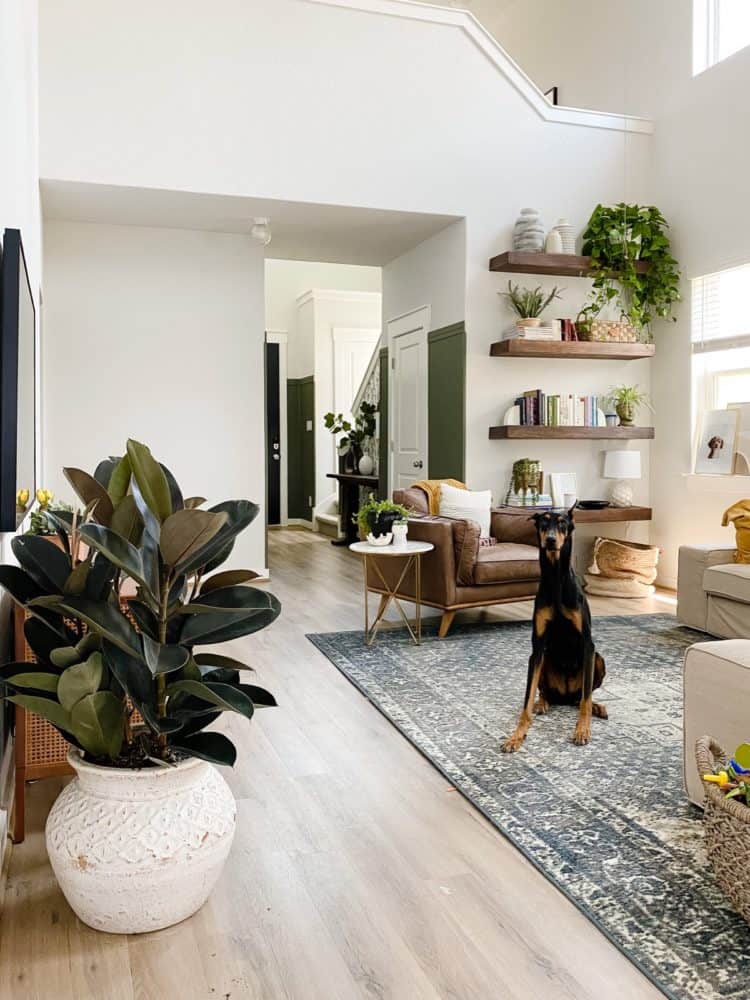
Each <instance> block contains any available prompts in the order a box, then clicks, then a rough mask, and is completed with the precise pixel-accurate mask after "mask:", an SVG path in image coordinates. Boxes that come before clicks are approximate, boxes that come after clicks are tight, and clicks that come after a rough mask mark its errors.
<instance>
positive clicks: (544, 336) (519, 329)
mask: <svg viewBox="0 0 750 1000" xmlns="http://www.w3.org/2000/svg"><path fill="white" fill-rule="evenodd" d="M503 340H562V332H561V325H560V320H559V319H553V320H551V321H550V322H549V323H543V324H542V325H541V326H519V325H516V326H512V327H511V328H510V329H509V330H506V331H505V332H504V333H503Z"/></svg>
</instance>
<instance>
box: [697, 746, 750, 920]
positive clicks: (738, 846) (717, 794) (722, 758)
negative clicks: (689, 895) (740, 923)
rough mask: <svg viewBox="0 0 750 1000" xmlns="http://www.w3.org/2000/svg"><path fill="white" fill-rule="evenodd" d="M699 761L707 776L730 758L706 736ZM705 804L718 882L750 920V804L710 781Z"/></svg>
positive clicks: (710, 856)
mask: <svg viewBox="0 0 750 1000" xmlns="http://www.w3.org/2000/svg"><path fill="white" fill-rule="evenodd" d="M695 760H696V763H697V765H698V773H699V774H700V775H701V776H703V775H704V774H711V773H712V772H713V770H714V768H715V767H716V765H717V764H722V765H725V764H726V763H727V762H728V760H729V758H728V756H727V754H726V753H725V752H724V750H723V749H722V748H721V747H720V746H719V744H718V743H716V742H715V740H713V739H712V738H711V737H710V736H702V737H701V738H700V739H699V740H697V741H696V744H695ZM704 807H705V811H704V814H703V820H704V825H705V829H706V851H707V853H708V860H709V861H710V862H711V867H712V868H713V870H714V875H715V876H716V881H717V882H718V883H719V888H720V889H721V891H722V892H723V893H724V895H725V896H726V897H727V899H728V900H729V902H730V903H731V904H732V907H733V909H735V910H736V911H737V913H739V915H740V916H741V917H744V919H745V920H747V922H748V923H750V806H746V805H745V803H744V802H738V801H737V800H736V799H728V798H727V797H726V796H725V795H724V793H723V792H721V791H720V790H719V789H718V788H717V786H716V785H714V784H709V783H708V782H706V797H705V803H704Z"/></svg>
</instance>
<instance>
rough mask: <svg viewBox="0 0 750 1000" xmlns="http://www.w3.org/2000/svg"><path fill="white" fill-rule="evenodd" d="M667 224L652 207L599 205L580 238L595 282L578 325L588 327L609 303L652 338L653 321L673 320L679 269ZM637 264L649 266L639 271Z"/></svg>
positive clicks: (678, 297)
mask: <svg viewBox="0 0 750 1000" xmlns="http://www.w3.org/2000/svg"><path fill="white" fill-rule="evenodd" d="M668 229H669V225H668V223H667V221H666V219H665V218H664V216H663V215H662V214H661V212H660V211H659V209H658V208H655V207H654V206H653V205H645V206H644V205H626V204H625V203H624V202H620V204H619V205H597V206H596V208H595V209H594V212H593V215H592V216H591V218H590V219H589V222H588V225H587V226H586V229H585V231H584V234H583V253H584V254H585V255H586V256H589V257H591V273H592V275H593V278H594V284H593V288H592V290H591V294H590V296H589V301H588V302H587V303H586V305H585V306H584V308H583V309H582V310H581V313H580V314H579V321H582V322H591V321H592V320H594V319H596V317H597V316H598V315H599V313H600V312H601V311H602V309H603V308H604V307H605V306H606V305H608V304H609V303H616V304H617V305H618V306H619V309H620V313H621V316H622V317H623V318H626V319H628V320H629V321H630V323H631V324H632V325H633V326H634V327H635V328H636V329H637V330H643V331H646V333H647V334H648V335H649V336H650V332H651V324H652V322H653V320H654V319H655V318H657V317H659V318H660V319H672V320H674V317H673V316H672V307H673V305H674V303H675V302H678V301H679V299H680V289H679V282H680V270H679V265H678V263H677V261H676V260H675V258H674V257H673V256H672V252H671V246H670V242H669V237H668V236H667V230H668ZM638 261H644V262H647V263H648V265H649V267H648V268H647V270H645V271H643V272H639V271H638V269H637V267H636V265H637V263H638Z"/></svg>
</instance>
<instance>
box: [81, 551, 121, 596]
mask: <svg viewBox="0 0 750 1000" xmlns="http://www.w3.org/2000/svg"><path fill="white" fill-rule="evenodd" d="M116 573H117V567H116V566H113V565H112V563H111V562H110V561H109V559H107V557H106V556H105V555H102V553H101V552H99V553H98V554H97V555H96V556H95V557H94V565H93V566H92V567H91V572H90V573H89V575H88V577H87V578H86V590H85V592H84V596H86V597H88V598H89V600H92V601H103V600H106V598H107V595H108V594H109V592H110V589H111V587H112V581H113V580H114V578H115V574H116Z"/></svg>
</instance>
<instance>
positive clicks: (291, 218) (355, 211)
mask: <svg viewBox="0 0 750 1000" xmlns="http://www.w3.org/2000/svg"><path fill="white" fill-rule="evenodd" d="M41 193H42V213H43V216H44V218H45V220H47V219H65V220H68V221H73V222H98V223H109V224H113V225H121V226H153V227H158V228H166V229H202V230H208V231H210V232H218V233H247V232H249V230H250V227H251V225H252V220H253V217H254V216H269V217H270V219H271V228H272V231H273V240H272V242H271V244H270V246H269V247H268V249H267V251H266V253H267V256H269V257H275V258H278V259H282V260H311V261H325V262H330V263H337V264H369V265H375V266H378V265H380V266H382V265H383V264H387V263H388V261H390V260H393V258H394V257H398V256H400V255H401V254H402V253H404V252H405V251H407V250H410V249H411V248H412V247H414V246H416V245H417V244H418V243H421V242H422V241H423V240H426V239H427V237H428V236H432V235H433V234H434V233H437V232H439V231H440V230H441V229H445V227H446V226H449V225H450V224H451V223H452V222H455V221H456V218H457V217H456V216H452V215H424V214H421V213H418V212H390V211H383V210H380V209H371V208H347V207H342V206H338V205H313V204H308V203H305V202H290V201H270V200H266V199H258V198H239V197H231V196H227V195H209V194H194V193H192V192H187V191H168V190H158V189H154V188H130V187H114V186H109V185H103V184H85V183H78V182H73V181H49V180H47V181H45V180H43V181H42V182H41Z"/></svg>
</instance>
